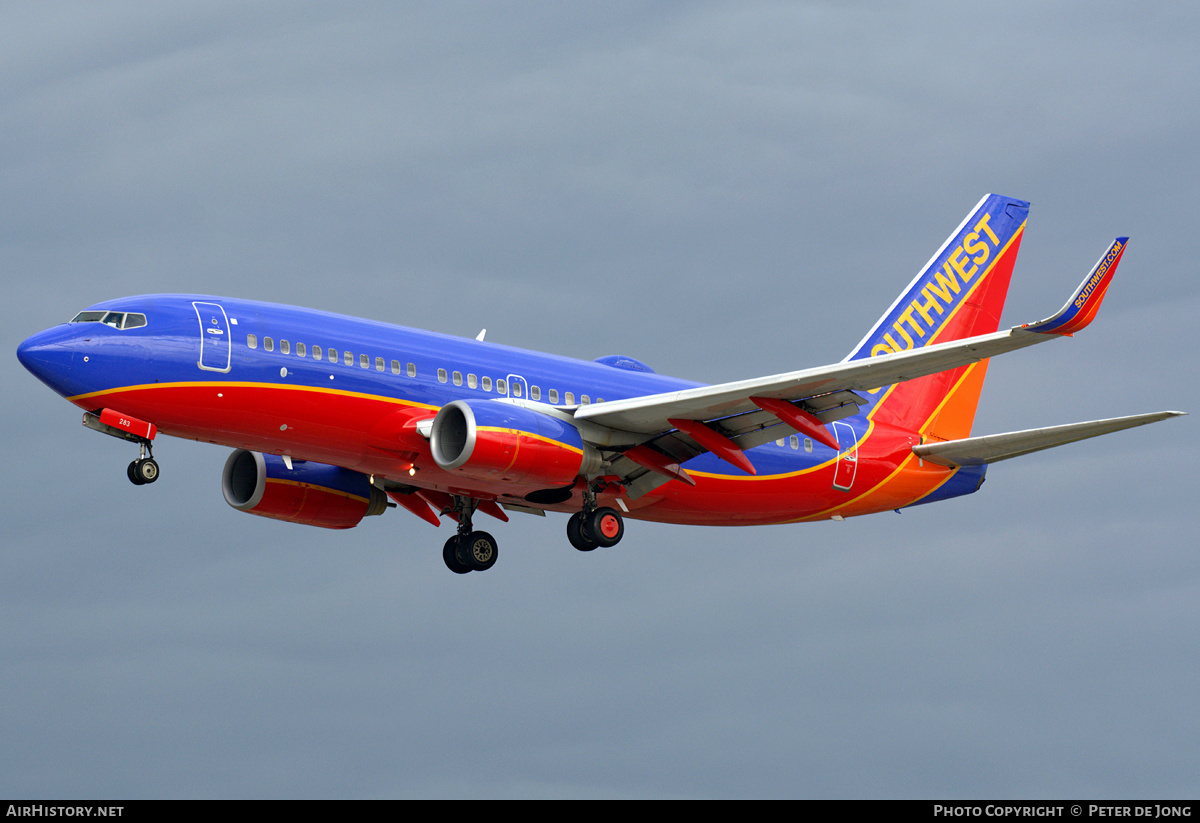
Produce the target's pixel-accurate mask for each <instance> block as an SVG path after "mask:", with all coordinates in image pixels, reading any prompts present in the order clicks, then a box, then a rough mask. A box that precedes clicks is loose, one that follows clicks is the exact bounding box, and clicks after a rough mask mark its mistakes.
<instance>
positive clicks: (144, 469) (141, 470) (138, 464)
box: [129, 457, 158, 486]
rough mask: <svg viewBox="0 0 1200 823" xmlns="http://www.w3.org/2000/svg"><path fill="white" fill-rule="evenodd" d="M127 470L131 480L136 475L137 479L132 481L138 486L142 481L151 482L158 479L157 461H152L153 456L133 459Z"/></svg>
mask: <svg viewBox="0 0 1200 823" xmlns="http://www.w3.org/2000/svg"><path fill="white" fill-rule="evenodd" d="M129 471H130V478H129V479H130V480H133V478H134V477H137V480H134V481H133V482H135V483H137V484H138V485H139V486H140V485H142V484H143V483H153V482H154V481H155V480H157V479H158V463H156V462H155V461H154V458H153V457H146V458H143V459H141V460H134V461H133V463H132V464H130V470H129Z"/></svg>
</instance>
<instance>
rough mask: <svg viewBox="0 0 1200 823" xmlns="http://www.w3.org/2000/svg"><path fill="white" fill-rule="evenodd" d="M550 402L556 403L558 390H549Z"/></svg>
mask: <svg viewBox="0 0 1200 823" xmlns="http://www.w3.org/2000/svg"><path fill="white" fill-rule="evenodd" d="M550 402H551V403H557V402H558V389H551V390H550Z"/></svg>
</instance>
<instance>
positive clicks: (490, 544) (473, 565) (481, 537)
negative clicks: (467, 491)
mask: <svg viewBox="0 0 1200 823" xmlns="http://www.w3.org/2000/svg"><path fill="white" fill-rule="evenodd" d="M476 505H477V501H475V500H472V499H471V498H469V497H455V498H454V508H453V509H452V511H454V512H456V513H457V514H458V534H456V535H454V536H453V537H451V538H450V539H449V540H447V541H446V545H445V546H444V547H443V548H442V560H444V561H445V563H446V568H448V569H449V570H450V571H452V572H454V573H455V574H466V573H467V572H485V571H487V570H488V569H490V568H491V567H492V566H494V565H496V558H497V556H498V555H499V549H498V548H497V547H496V538H494V537H492V536H491V535H490V534H488V533H487V532H477V531H474V530H472V528H471V515H472V514H474V513H475V506H476Z"/></svg>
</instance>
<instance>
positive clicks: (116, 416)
mask: <svg viewBox="0 0 1200 823" xmlns="http://www.w3.org/2000/svg"><path fill="white" fill-rule="evenodd" d="M83 425H85V426H87V427H88V428H89V429H92V430H93V431H98V432H100V433H101V434H107V435H108V436H109V437H119V438H120V439H122V440H128V441H130V442H131V443H137V444H138V446H139V447H140V448H141V453H140V455H139V456H138V459H137V460H134V461H133V462H132V463H130V464H129V467H128V468H127V469H126V470H125V475H126V477H128V478H129V482H130V483H132V484H133V485H135V486H144V485H146V484H147V483H153V482H154V481H155V480H157V479H158V462H157V461H155V459H154V447H153V445H152V444H151V441H152V440H153V439H154V437H155V435H157V434H158V429H157V428H156V427H155V426H154V424H153V423H147V422H146V421H145V420H138V419H137V418H136V417H132V416H130V415H127V414H122V413H121V412H118V411H115V410H113V409H101V410H100V412H99V413H98V414H97V413H93V412H84V413H83Z"/></svg>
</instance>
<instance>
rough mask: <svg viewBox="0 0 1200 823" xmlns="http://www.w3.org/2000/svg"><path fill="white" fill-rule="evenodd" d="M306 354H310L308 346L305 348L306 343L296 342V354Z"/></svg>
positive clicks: (298, 355)
mask: <svg viewBox="0 0 1200 823" xmlns="http://www.w3.org/2000/svg"><path fill="white" fill-rule="evenodd" d="M306 354H308V350H307V349H306V348H304V344H303V343H297V344H296V356H297V357H304V356H305V355H306Z"/></svg>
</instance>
